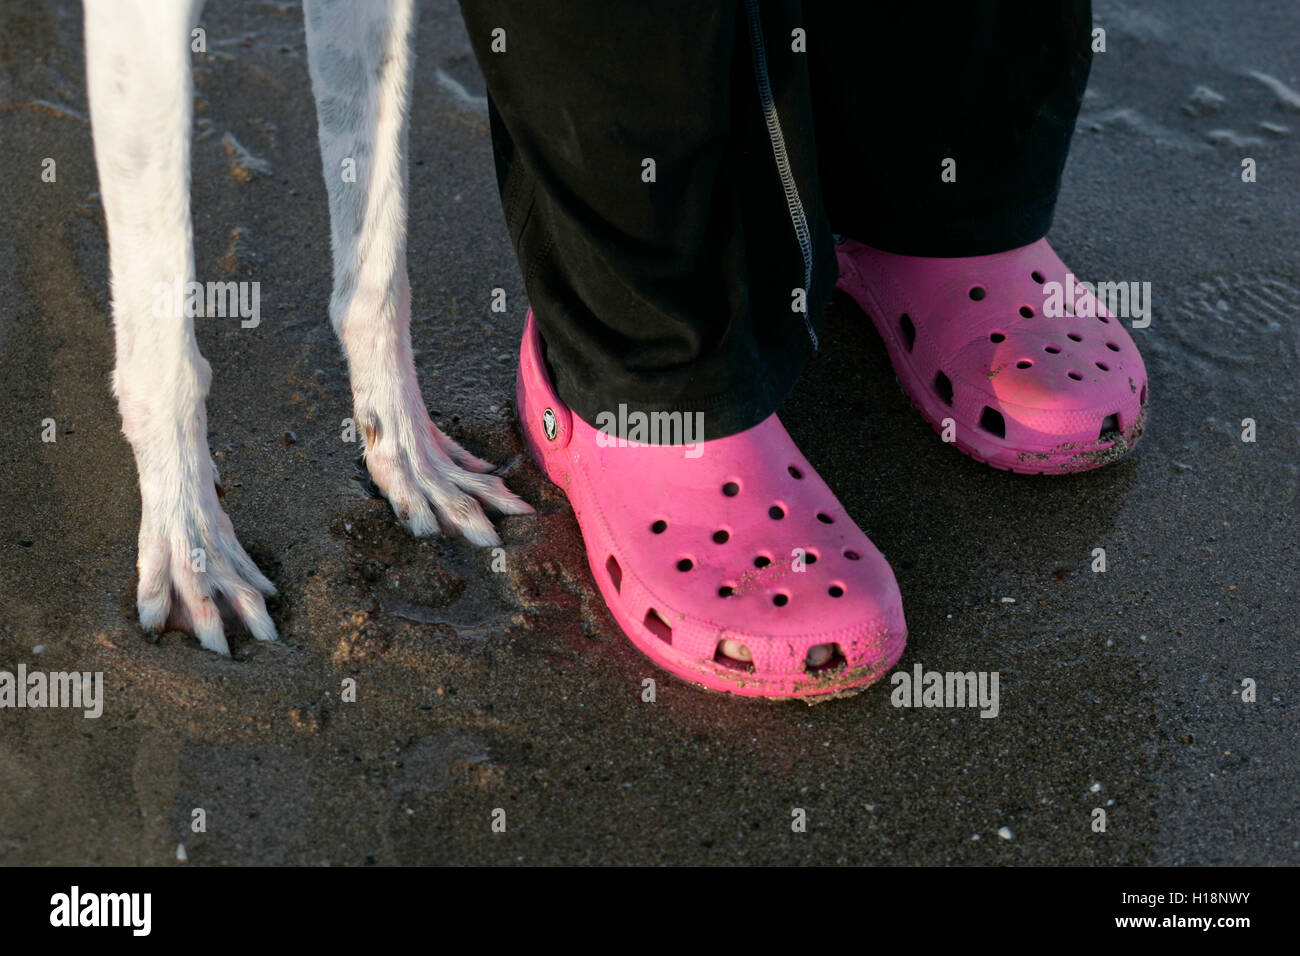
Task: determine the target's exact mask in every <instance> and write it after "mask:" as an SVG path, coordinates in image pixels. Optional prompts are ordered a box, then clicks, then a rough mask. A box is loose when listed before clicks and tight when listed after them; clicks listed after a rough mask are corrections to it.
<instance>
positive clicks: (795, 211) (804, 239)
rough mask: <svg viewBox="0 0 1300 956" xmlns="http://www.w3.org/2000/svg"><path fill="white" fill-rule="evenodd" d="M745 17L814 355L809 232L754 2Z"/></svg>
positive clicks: (749, 0)
mask: <svg viewBox="0 0 1300 956" xmlns="http://www.w3.org/2000/svg"><path fill="white" fill-rule="evenodd" d="M745 16H746V18H747V19H748V21H749V46H750V51H751V52H752V53H753V60H754V79H755V80H756V81H757V82H758V99H759V102H760V103H761V105H762V107H763V119H764V121H765V122H766V123H767V135H768V138H769V139H770V140H771V141H772V155H773V156H775V157H776V171H777V174H778V175H779V176H780V177H781V188H782V189H784V190H785V205H786V208H787V209H789V211H790V224H791V225H792V226H794V236H795V239H797V240H798V241H799V252H800V254H802V256H803V290H804V310H803V324H804V326H805V327H806V328H807V329H808V338H809V339H810V340H811V341H812V347H813V351H814V352H816V351H817V348H818V345H817V332H816V331H815V330H814V329H813V324H812V318H811V317H810V316H809V314H808V294H809V291H810V290H811V289H812V264H813V248H812V232H811V231H810V230H809V229H808V217H807V215H805V213H804V208H803V200H801V199H800V198H799V187H798V186H797V185H796V184H795V181H794V173H793V172H792V171H791V169H790V156H789V154H788V153H786V150H785V134H784V133H783V132H782V131H781V118H780V117H779V116H777V115H776V102H775V100H774V98H773V96H772V83H771V80H770V78H769V77H768V73H767V51H766V49H765V48H764V46H763V22H762V21H761V20H760V19H759V16H758V0H745Z"/></svg>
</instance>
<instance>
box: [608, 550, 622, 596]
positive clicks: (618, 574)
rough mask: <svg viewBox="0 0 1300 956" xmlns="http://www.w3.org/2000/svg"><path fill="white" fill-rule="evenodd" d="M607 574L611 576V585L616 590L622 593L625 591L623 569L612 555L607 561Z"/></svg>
mask: <svg viewBox="0 0 1300 956" xmlns="http://www.w3.org/2000/svg"><path fill="white" fill-rule="evenodd" d="M605 573H606V574H608V575H609V583H610V584H612V585H614V590H615V591H618V592H621V591H622V590H623V569H622V568H621V567H619V565H618V561H617V560H615V558H614V556H613V555H612V554H611V555H610V556H609V557H608V558H606V559H605Z"/></svg>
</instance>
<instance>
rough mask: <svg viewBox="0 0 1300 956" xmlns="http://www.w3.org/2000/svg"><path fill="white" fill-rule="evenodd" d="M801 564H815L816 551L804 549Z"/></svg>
mask: <svg viewBox="0 0 1300 956" xmlns="http://www.w3.org/2000/svg"><path fill="white" fill-rule="evenodd" d="M803 563H804V564H816V563H817V552H816V551H812V550H808V549H805V550H804V553H803Z"/></svg>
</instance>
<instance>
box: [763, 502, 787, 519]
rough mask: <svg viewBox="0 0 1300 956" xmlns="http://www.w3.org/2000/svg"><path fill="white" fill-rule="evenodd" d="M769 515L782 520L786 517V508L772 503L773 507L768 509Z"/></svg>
mask: <svg viewBox="0 0 1300 956" xmlns="http://www.w3.org/2000/svg"><path fill="white" fill-rule="evenodd" d="M767 516H768V517H769V518H771V519H772V520H773V521H780V520H781V519H782V518H784V517H785V509H784V508H782V507H781V506H780V505H772V507H770V508H768V509H767Z"/></svg>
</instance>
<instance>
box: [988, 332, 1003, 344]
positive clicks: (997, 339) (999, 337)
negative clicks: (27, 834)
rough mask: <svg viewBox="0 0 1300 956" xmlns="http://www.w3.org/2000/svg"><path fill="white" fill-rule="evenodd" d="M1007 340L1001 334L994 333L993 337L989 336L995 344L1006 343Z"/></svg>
mask: <svg viewBox="0 0 1300 956" xmlns="http://www.w3.org/2000/svg"><path fill="white" fill-rule="evenodd" d="M1006 340H1007V337H1006V336H1005V335H1003V334H1002V333H1001V332H994V333H993V334H992V335H990V336H989V341H990V342H994V343H997V342H1005V341H1006Z"/></svg>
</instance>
